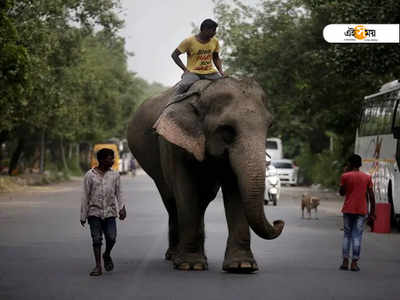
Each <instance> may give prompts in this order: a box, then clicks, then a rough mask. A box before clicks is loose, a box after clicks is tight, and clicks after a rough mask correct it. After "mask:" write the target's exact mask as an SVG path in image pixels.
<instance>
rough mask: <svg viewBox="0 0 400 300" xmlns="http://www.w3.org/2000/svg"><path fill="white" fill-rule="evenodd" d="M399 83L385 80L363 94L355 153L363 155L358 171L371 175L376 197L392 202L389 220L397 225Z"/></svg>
mask: <svg viewBox="0 0 400 300" xmlns="http://www.w3.org/2000/svg"><path fill="white" fill-rule="evenodd" d="M399 100H400V83H399V82H398V80H395V81H392V82H389V83H386V84H384V85H383V86H382V87H381V89H380V91H379V92H378V93H375V94H372V95H369V96H366V97H364V103H363V108H362V112H361V122H360V126H359V128H358V129H357V134H356V141H355V149H354V150H355V153H357V154H359V155H360V156H361V157H362V159H363V164H362V167H361V171H363V172H366V173H368V174H370V175H371V176H372V182H373V184H374V193H375V199H376V201H377V202H378V203H390V204H391V207H392V208H391V210H392V211H391V221H392V223H397V226H400V173H399V167H400V107H399V102H400V101H399Z"/></svg>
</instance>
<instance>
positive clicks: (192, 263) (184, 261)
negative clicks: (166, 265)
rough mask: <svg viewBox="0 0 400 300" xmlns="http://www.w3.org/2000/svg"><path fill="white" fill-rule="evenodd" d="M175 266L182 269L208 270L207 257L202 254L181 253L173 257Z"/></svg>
mask: <svg viewBox="0 0 400 300" xmlns="http://www.w3.org/2000/svg"><path fill="white" fill-rule="evenodd" d="M173 263H174V268H175V269H177V270H181V271H191V270H193V271H205V270H208V264H207V257H205V256H204V255H201V254H193V253H191V254H180V255H177V256H176V257H175V258H174V259H173Z"/></svg>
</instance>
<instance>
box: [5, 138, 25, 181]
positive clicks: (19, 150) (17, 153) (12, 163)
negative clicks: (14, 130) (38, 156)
mask: <svg viewBox="0 0 400 300" xmlns="http://www.w3.org/2000/svg"><path fill="white" fill-rule="evenodd" d="M24 146H25V139H24V138H20V139H19V140H18V145H17V148H16V149H15V151H14V153H13V155H12V157H11V161H10V165H9V167H8V175H10V176H12V175H13V171H14V170H15V169H16V168H17V166H18V161H19V158H20V157H21V154H22V152H23V151H24Z"/></svg>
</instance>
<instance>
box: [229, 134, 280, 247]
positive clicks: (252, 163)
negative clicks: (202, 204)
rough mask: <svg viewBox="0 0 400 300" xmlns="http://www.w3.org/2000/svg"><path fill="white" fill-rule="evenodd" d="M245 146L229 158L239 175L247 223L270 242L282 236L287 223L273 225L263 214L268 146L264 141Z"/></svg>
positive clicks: (249, 143)
mask: <svg viewBox="0 0 400 300" xmlns="http://www.w3.org/2000/svg"><path fill="white" fill-rule="evenodd" d="M264 140H265V139H264ZM246 144H247V146H246V145H243V144H241V146H240V147H238V148H237V149H235V150H234V151H232V152H231V155H230V159H231V165H232V168H233V171H234V172H235V174H236V176H237V181H238V186H239V190H240V194H241V198H242V201H243V205H244V209H245V214H246V217H247V221H248V223H249V225H250V228H251V229H252V230H253V231H254V232H255V233H256V234H257V235H258V236H259V237H261V238H263V239H267V240H271V239H275V238H277V237H278V236H279V235H280V234H281V232H282V230H283V227H284V222H283V221H281V220H278V221H274V222H273V225H271V224H270V223H269V222H268V220H267V219H266V217H265V213H264V191H265V145H264V144H263V140H262V139H261V142H260V140H253V141H249V140H247V141H246ZM249 145H251V147H249ZM255 146H256V149H255V148H254V147H255ZM248 149H251V151H250V150H248Z"/></svg>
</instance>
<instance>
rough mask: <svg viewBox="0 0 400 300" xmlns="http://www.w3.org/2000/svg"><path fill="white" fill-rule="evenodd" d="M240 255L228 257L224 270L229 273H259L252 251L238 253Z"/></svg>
mask: <svg viewBox="0 0 400 300" xmlns="http://www.w3.org/2000/svg"><path fill="white" fill-rule="evenodd" d="M237 252H239V253H240V254H237V255H231V256H229V255H228V256H226V257H225V260H224V263H223V266H222V269H223V270H224V271H226V272H229V273H246V274H248V273H253V272H256V271H258V266H257V262H256V261H255V259H254V257H253V254H252V253H251V252H250V251H243V252H242V251H237Z"/></svg>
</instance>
